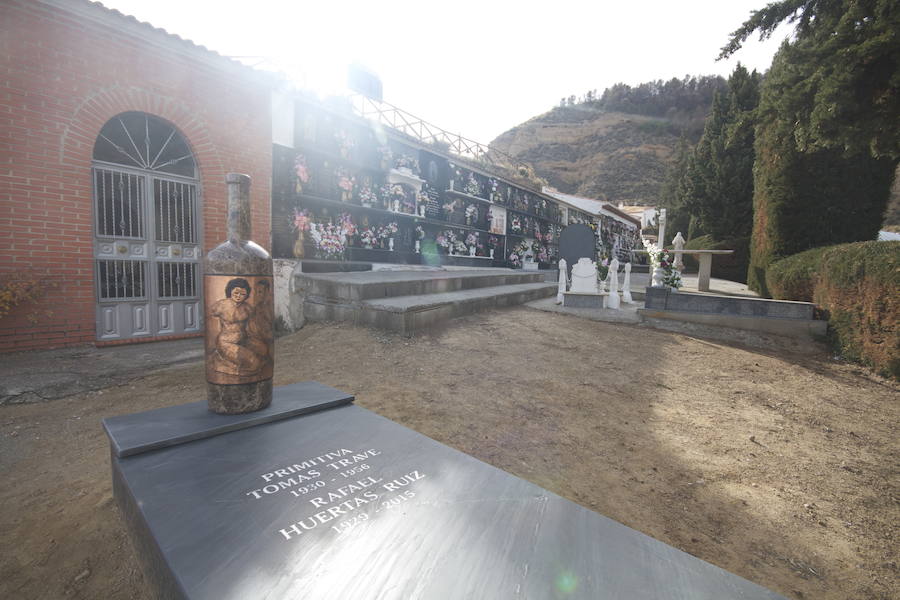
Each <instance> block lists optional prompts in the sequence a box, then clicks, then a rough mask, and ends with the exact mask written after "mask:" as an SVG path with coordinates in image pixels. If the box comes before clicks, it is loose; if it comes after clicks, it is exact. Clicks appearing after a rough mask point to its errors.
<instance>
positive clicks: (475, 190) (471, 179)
mask: <svg viewBox="0 0 900 600" xmlns="http://www.w3.org/2000/svg"><path fill="white" fill-rule="evenodd" d="M465 192H466V193H467V194H468V195H470V196H480V195H481V186H480V185H478V180H477V179H475V173H469V176H468V178H466V187H465Z"/></svg>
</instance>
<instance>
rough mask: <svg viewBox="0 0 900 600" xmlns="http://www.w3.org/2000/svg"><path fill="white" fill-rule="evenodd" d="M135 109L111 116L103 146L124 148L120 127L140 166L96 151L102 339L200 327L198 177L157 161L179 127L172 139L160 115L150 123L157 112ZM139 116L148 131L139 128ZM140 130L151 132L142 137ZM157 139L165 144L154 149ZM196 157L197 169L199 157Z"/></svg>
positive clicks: (97, 269)
mask: <svg viewBox="0 0 900 600" xmlns="http://www.w3.org/2000/svg"><path fill="white" fill-rule="evenodd" d="M130 115H131V119H130V120H129V119H127V118H126V119H122V118H119V117H117V118H116V119H113V121H110V123H109V124H107V126H106V127H104V129H103V131H101V135H100V137H99V138H98V140H97V146H101V145H103V146H112V147H113V148H114V149H115V150H117V151H118V152H119V153H125V149H124V148H122V147H121V146H120V145H118V144H116V143H115V140H114V138H113V139H111V136H113V135H115V133H117V132H118V133H119V135H120V136H122V135H124V136H126V137H127V139H128V140H129V141H130V142H131V145H132V146H133V149H132V151H131V152H129V153H127V156H129V157H137V158H138V159H139V160H134V159H133V158H132V162H134V163H136V166H137V167H139V168H130V167H127V166H123V165H122V164H111V163H109V162H101V161H99V160H96V159H97V158H98V155H99V156H100V157H103V158H106V157H108V155H109V153H110V150H109V148H106V152H105V153H104V152H102V151H98V149H97V147H95V152H94V157H95V161H94V167H93V188H94V265H95V267H94V281H95V282H96V286H95V290H96V298H97V308H96V315H97V339H98V340H119V339H133V338H141V337H152V336H159V335H177V334H184V333H192V332H199V331H201V329H202V323H201V320H202V319H201V314H202V313H201V309H200V307H201V300H202V298H201V286H200V264H199V260H200V249H201V244H200V236H199V232H200V227H199V214H200V211H199V202H200V195H199V189H198V185H197V181H196V179H194V178H191V177H180V176H177V175H174V174H172V173H166V172H160V171H161V170H160V169H159V168H154V163H153V160H152V159H153V158H154V157H155V158H156V160H159V158H160V157H161V156H162V157H163V158H164V157H165V154H166V146H167V145H168V142H171V139H172V137H173V135H174V133H173V134H170V135H169V137H168V138H166V137H165V136H164V135H162V134H164V133H165V131H163V132H162V134H160V133H159V131H158V130H159V122H154V123H152V125H153V127H152V128H151V122H150V121H149V119H152V118H153V117H150V116H149V115H140V114H137V115H136V114H134V113H130ZM141 119H144V121H143V124H144V125H145V128H144V131H140V128H139V127H137V125H140V124H141ZM116 120H118V123H116V122H115V121H116ZM157 121H158V120H157ZM109 129H111V130H112V131H108V130H109ZM129 129H131V130H132V131H131V133H129ZM172 131H173V132H174V129H173V130H172ZM139 133H145V137H144V139H140V137H141V136H139V135H138V134H139ZM135 138H137V140H138V141H137V143H136V142H135ZM165 139H167V143H164V142H163V140H165ZM154 144H156V145H157V146H162V148H161V149H160V148H154V147H153V145H154ZM170 151H171V149H170ZM178 151H179V152H181V151H183V150H180V149H179V150H178ZM116 158H117V157H116ZM190 161H191V165H190V167H191V172H192V171H193V159H192V158H191V159H190ZM116 162H119V161H118V160H117V161H116ZM123 162H125V161H123ZM162 166H165V165H162ZM140 167H143V168H140ZM169 170H172V169H169Z"/></svg>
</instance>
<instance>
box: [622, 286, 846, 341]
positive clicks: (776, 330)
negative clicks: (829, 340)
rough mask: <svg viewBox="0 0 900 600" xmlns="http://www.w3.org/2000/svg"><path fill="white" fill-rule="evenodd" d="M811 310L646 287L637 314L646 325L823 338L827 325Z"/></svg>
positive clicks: (808, 305) (789, 304) (807, 305)
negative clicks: (655, 323) (687, 325)
mask: <svg viewBox="0 0 900 600" xmlns="http://www.w3.org/2000/svg"><path fill="white" fill-rule="evenodd" d="M813 309H814V305H813V304H811V303H809V302H788V301H782V300H765V299H762V298H736V297H734V296H715V295H712V294H691V293H685V292H675V291H671V290H669V289H667V288H654V287H648V288H646V297H645V298H644V308H642V309H639V310H638V313H639V314H640V315H641V317H642V318H643V319H645V320H648V321H650V320H654V319H668V320H674V321H682V322H688V323H696V324H699V325H705V326H712V327H728V328H731V329H743V330H745V331H756V332H762V333H770V334H776V335H780V336H786V337H791V338H819V337H822V336H824V335H825V332H826V330H827V326H828V325H827V323H826V322H825V321H821V320H817V319H814V318H813V316H814V311H813Z"/></svg>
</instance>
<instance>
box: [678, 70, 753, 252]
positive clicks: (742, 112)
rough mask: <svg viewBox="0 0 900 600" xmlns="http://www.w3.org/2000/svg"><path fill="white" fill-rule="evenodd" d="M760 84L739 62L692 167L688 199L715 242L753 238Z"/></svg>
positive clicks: (716, 105)
mask: <svg viewBox="0 0 900 600" xmlns="http://www.w3.org/2000/svg"><path fill="white" fill-rule="evenodd" d="M759 80H760V77H759V75H758V74H757V73H756V71H754V72H753V73H749V72H747V69H746V68H744V67H743V66H741V65H740V64H738V66H737V68H735V70H734V72H733V73H732V74H731V77H729V79H728V88H727V89H726V90H725V91H724V92H719V93H717V94H716V97H715V100H714V102H713V108H712V111H711V112H710V115H709V117H708V118H707V120H706V124H705V127H704V131H703V137H701V138H700V142H699V143H698V145H697V149H696V152H695V156H694V160H693V164H692V165H691V168H692V169H693V171H694V173H693V176H692V177H689V178H688V179H689V180H690V181H691V185H690V189H689V190H686V192H688V193H689V197H686V198H685V199H684V201H685V203H686V204H687V205H688V207H689V209H690V212H691V214H693V215H695V216H696V217H697V221H698V225H699V227H700V229H702V230H704V231H705V232H706V233H708V234H710V235H712V236H713V238H714V239H716V240H746V239H747V238H749V236H750V229H751V213H752V202H753V156H754V154H753V140H754V125H755V111H756V106H757V104H758V102H759ZM744 243H746V242H744Z"/></svg>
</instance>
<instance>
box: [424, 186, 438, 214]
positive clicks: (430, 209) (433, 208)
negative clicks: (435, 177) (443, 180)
mask: <svg viewBox="0 0 900 600" xmlns="http://www.w3.org/2000/svg"><path fill="white" fill-rule="evenodd" d="M425 195H426V196H428V200H427V201H426V202H425V216H426V217H427V218H429V219H440V218H441V201H440V194H439V193H438V191H437V190H436V189H434V187H432V186H430V185H426V186H425Z"/></svg>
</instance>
